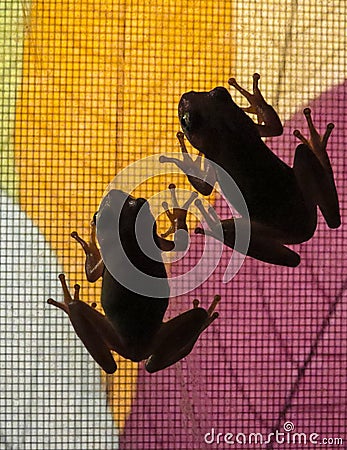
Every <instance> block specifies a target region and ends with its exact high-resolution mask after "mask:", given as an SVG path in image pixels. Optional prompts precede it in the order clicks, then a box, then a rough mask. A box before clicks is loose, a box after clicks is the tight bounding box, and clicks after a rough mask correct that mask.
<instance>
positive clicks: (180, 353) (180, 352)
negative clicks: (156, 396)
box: [145, 295, 220, 373]
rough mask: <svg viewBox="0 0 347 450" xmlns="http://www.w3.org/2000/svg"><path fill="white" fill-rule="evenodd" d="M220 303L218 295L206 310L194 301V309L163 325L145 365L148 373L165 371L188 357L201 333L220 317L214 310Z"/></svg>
mask: <svg viewBox="0 0 347 450" xmlns="http://www.w3.org/2000/svg"><path fill="white" fill-rule="evenodd" d="M219 301H220V296H219V295H216V296H215V297H214V300H213V301H212V303H211V305H210V307H209V308H208V309H207V310H206V309H204V308H201V307H199V301H198V300H194V302H193V306H194V307H193V309H190V310H189V311H186V312H185V313H183V314H181V315H179V316H177V317H175V318H174V319H171V320H169V321H168V322H165V323H163V324H162V326H161V328H160V330H159V332H158V334H157V335H156V337H155V340H156V342H155V344H154V348H153V353H152V355H151V356H150V357H149V358H148V360H147V361H146V364H145V367H146V370H147V372H149V373H153V372H157V371H159V370H162V369H165V368H166V367H169V366H171V365H172V364H175V363H176V362H177V361H179V360H181V359H182V358H184V357H185V356H187V355H188V354H189V353H190V352H191V351H192V349H193V347H194V344H195V342H196V341H197V340H198V338H199V336H200V335H201V333H202V332H203V331H204V330H205V329H206V328H207V327H208V326H209V325H211V323H212V322H213V321H214V320H215V319H216V318H217V317H218V313H217V312H214V310H215V308H216V306H217V304H218V302H219Z"/></svg>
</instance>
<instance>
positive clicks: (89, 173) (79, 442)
mask: <svg viewBox="0 0 347 450" xmlns="http://www.w3.org/2000/svg"><path fill="white" fill-rule="evenodd" d="M346 12H347V11H346V4H345V2H344V1H342V0H333V1H331V2H328V3H326V2H320V1H312V2H303V1H296V2H294V1H284V2H283V1H282V2H279V1H276V0H273V1H265V2H262V3H259V2H255V1H249V2H225V1H223V2H222V1H191V2H188V3H187V2H182V1H180V0H172V1H171V0H169V1H128V2H126V1H119V2H114V1H113V2H112V1H108V0H105V1H103V2H99V1H97V0H81V1H78V0H76V1H72V0H71V1H51V0H48V1H45V2H39V1H35V0H33V1H31V2H30V1H24V0H21V1H19V0H18V1H15V0H3V1H2V2H0V14H1V16H0V17H1V22H0V39H1V42H2V53H1V55H2V57H1V60H0V68H1V80H0V82H1V109H0V114H1V122H0V127H1V153H0V154H1V159H0V161H1V171H0V173H1V185H0V187H1V240H2V246H1V268H0V271H1V273H0V281H1V285H0V296H1V312H0V326H1V337H2V338H1V343H0V347H1V349H0V358H1V365H0V388H1V389H0V391H1V392H2V394H1V398H0V443H1V445H3V447H2V448H16V449H17V448H18V449H45V450H47V449H57V450H58V449H59V450H60V449H65V448H66V449H116V448H121V449H132V450H133V449H136V448H141V449H148V450H151V449H161V450H166V449H170V450H171V449H174V448H177V449H188V448H189V449H196V450H200V449H204V448H229V447H230V445H227V444H225V443H224V444H223V443H220V444H217V443H216V442H214V443H211V444H210V443H208V442H206V439H205V438H204V437H205V436H206V433H211V429H212V428H214V430H215V432H216V433H217V432H218V433H219V432H220V433H222V434H223V435H224V434H225V433H227V432H232V433H234V434H237V433H245V434H247V433H252V432H253V433H257V432H259V433H263V434H264V435H265V434H266V433H269V432H270V431H271V430H273V429H274V428H276V427H278V428H279V429H281V430H283V428H282V426H283V423H285V422H288V421H290V422H292V423H293V424H294V425H295V430H296V431H298V432H305V433H307V434H309V433H314V432H315V433H319V434H320V435H321V437H322V438H323V437H331V438H334V437H338V438H339V437H340V438H342V439H344V445H346V442H347V435H346V421H347V418H346V394H347V384H346V383H347V381H346V380H347V373H346V367H347V364H346V362H347V354H346V337H347V332H346V314H347V307H346V276H345V273H346V267H347V260H346V256H345V253H346V252H345V251H344V238H345V237H346V236H345V234H346V231H345V226H344V222H345V219H346V206H347V205H346V200H345V196H346V190H347V186H346V181H345V180H346V169H345V154H344V152H345V148H346V143H347V137H346V127H347V116H346V67H347V64H346V51H345V49H346ZM254 72H259V73H260V74H261V81H260V83H261V87H262V90H263V93H264V95H265V97H266V99H267V100H268V101H269V103H271V104H272V105H273V106H275V108H276V110H277V111H278V112H279V115H280V117H281V118H282V120H283V121H284V124H285V133H284V135H283V136H282V137H280V138H276V139H271V140H269V146H270V147H271V148H272V149H273V150H274V151H275V152H276V153H277V154H278V155H279V156H280V157H281V158H283V159H284V160H285V161H286V162H287V163H289V164H292V160H293V156H294V150H295V146H296V144H297V142H296V139H295V138H294V137H293V136H292V131H293V129H295V128H299V129H301V130H305V131H306V130H307V128H306V125H305V122H304V120H303V116H302V113H301V111H302V109H303V108H304V107H306V106H310V107H311V108H312V110H313V115H314V120H315V122H316V124H317V126H318V128H319V129H320V130H323V129H324V128H325V125H326V123H327V122H330V121H332V122H334V123H335V129H334V131H333V134H332V137H331V140H330V143H329V154H330V155H331V161H332V165H333V168H334V172H335V177H336V183H337V188H338V192H339V196H340V200H341V213H342V220H343V225H342V227H341V228H340V229H339V230H336V231H331V230H328V229H327V227H326V225H325V224H324V222H323V220H321V218H320V220H319V225H318V230H317V232H316V234H315V237H314V238H313V239H312V240H311V241H310V242H309V243H307V244H303V245H300V246H298V251H299V252H300V254H301V256H302V263H301V265H300V266H299V268H297V269H294V270H293V269H286V268H279V267H273V266H269V265H265V264H262V263H259V262H257V261H254V260H251V259H249V258H247V259H246V261H245V263H244V265H243V266H242V268H241V270H240V272H239V273H238V274H237V275H236V277H235V278H234V279H233V280H232V281H230V283H228V284H227V285H225V284H222V283H221V279H222V276H223V273H224V272H223V271H224V269H225V267H226V264H227V261H228V258H229V257H230V253H231V252H230V251H229V250H226V251H225V253H224V256H223V257H222V260H221V262H220V265H219V267H218V269H217V270H216V272H215V273H214V274H213V275H212V276H211V277H210V278H209V279H208V280H207V281H206V282H205V283H204V284H203V285H201V286H200V287H199V288H197V289H196V290H195V291H194V292H191V293H189V294H186V295H185V296H182V297H179V298H173V299H171V306H170V310H169V311H168V317H169V316H172V315H176V314H178V313H180V312H182V311H184V310H186V309H188V308H190V306H191V301H192V299H193V298H195V297H198V298H200V299H201V302H202V303H203V304H204V305H205V306H207V304H208V303H209V302H210V300H211V298H212V297H213V295H214V294H215V293H220V294H221V295H222V301H221V304H220V306H219V312H220V318H219V319H218V321H216V322H215V323H214V324H213V326H212V327H211V328H210V329H208V330H207V331H206V332H205V333H204V335H203V336H202V337H201V338H200V339H199V342H198V344H197V345H196V348H195V349H194V351H193V353H192V354H191V355H190V356H189V357H188V358H187V359H186V360H184V361H182V362H180V363H178V364H176V365H175V366H173V367H172V368H170V369H168V370H165V371H163V372H160V373H159V374H156V375H149V374H147V373H146V372H145V371H144V369H143V368H142V366H141V365H138V364H133V363H130V362H129V361H126V360H123V359H121V358H119V359H118V360H117V361H118V365H119V370H118V372H117V373H116V374H115V375H114V376H112V377H110V376H108V377H105V376H104V375H103V374H102V373H101V371H99V369H98V367H96V364H95V363H94V362H93V361H92V360H91V358H90V357H89V355H88V354H87V353H86V351H85V350H84V348H83V347H82V344H81V343H80V341H79V340H78V339H77V337H76V336H75V335H74V333H73V331H72V330H71V328H70V325H69V322H68V319H67V317H66V316H63V315H62V314H60V312H59V311H57V310H55V309H54V308H52V307H49V306H48V305H47V304H46V299H47V298H48V297H53V298H56V299H61V292H60V288H59V286H58V279H57V275H58V274H59V273H60V272H61V271H63V272H64V273H66V275H67V278H68V280H69V282H70V285H71V286H73V284H74V283H76V282H78V283H80V284H81V286H82V289H81V295H82V298H83V299H85V300H87V301H88V302H89V303H92V302H93V301H98V298H99V295H100V283H99V282H98V283H96V285H90V284H88V282H87V281H86V279H85V276H84V255H83V253H82V250H81V249H80V248H78V246H77V245H76V243H75V242H74V241H73V240H72V239H71V238H70V237H69V234H70V232H71V231H72V230H74V229H77V230H78V231H79V232H80V234H81V235H82V236H85V237H87V235H88V233H89V229H88V228H89V222H90V219H91V217H92V216H93V214H94V212H95V211H96V209H97V207H98V204H99V202H100V199H101V196H102V194H103V191H104V189H105V188H106V186H107V185H108V183H109V182H110V181H111V180H112V178H113V177H114V175H115V174H117V173H118V172H119V171H120V170H121V169H123V168H126V167H127V166H128V165H129V164H130V163H132V162H134V161H137V160H139V159H141V158H143V157H145V156H148V155H152V154H154V153H158V155H159V154H161V153H165V152H166V151H170V152H171V151H178V143H177V140H176V138H175V134H176V132H177V131H178V129H179V123H178V119H177V104H178V100H179V98H180V96H181V94H182V93H183V92H186V91H189V90H209V89H211V88H213V87H215V86H217V85H224V86H227V80H228V78H229V77H230V76H235V77H236V78H237V80H238V81H239V83H240V84H241V85H243V86H245V87H247V86H248V87H251V75H252V74H253V73H254ZM233 96H234V98H235V99H236V100H237V101H238V102H240V103H241V104H243V105H245V102H244V100H243V99H242V98H240V96H239V95H238V93H235V94H234V93H233ZM140 178H141V177H140V176H139V174H134V183H137V182H139V181H142V180H140ZM172 181H174V182H175V183H176V184H177V185H180V187H185V188H188V185H187V184H186V183H185V181H184V179H183V177H179V176H175V180H172V178H170V177H167V178H165V179H163V178H162V177H160V178H158V177H157V178H154V179H153V180H147V181H146V183H143V184H142V185H141V187H140V189H139V191H140V192H141V195H143V196H144V197H146V198H149V197H151V196H152V195H153V194H154V193H156V192H158V191H161V190H163V189H165V188H166V187H167V185H168V184H169V183H170V182H172ZM212 201H215V207H216V209H217V210H218V211H219V213H220V214H221V216H222V217H223V215H225V214H226V211H225V209H224V207H223V206H222V204H219V203H218V202H219V200H218V198H217V199H216V200H213V199H212V200H211V202H212ZM166 226H167V224H166V223H164V224H163V227H164V228H165V227H166ZM162 231H164V229H163V230H162ZM191 245H192V248H193V249H195V250H193V251H192V252H190V253H189V255H188V258H186V259H184V260H182V261H181V262H180V264H181V265H179V264H176V265H172V267H171V268H170V270H171V271H172V272H173V273H175V270H177V271H178V270H182V268H183V270H187V269H188V268H190V267H192V266H194V264H196V261H197V259H198V257H199V254H200V253H199V252H200V251H201V248H202V247H201V246H202V245H203V244H202V240H201V237H198V236H194V237H192V241H191ZM233 447H234V448H246V447H245V446H244V445H243V446H242V445H241V444H235V445H234V446H233ZM249 447H250V448H252V446H251V445H250V446H249ZM256 447H257V446H256V445H254V448H256ZM273 448H288V449H290V448H298V447H295V446H293V445H290V444H285V445H284V444H282V445H280V444H277V446H276V444H275V445H274V447H273ZM303 448H316V447H315V446H313V445H312V444H307V445H306V446H305V447H303ZM329 448H342V447H341V445H340V446H338V445H337V444H334V445H331V446H330V447H329Z"/></svg>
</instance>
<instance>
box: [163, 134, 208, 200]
mask: <svg viewBox="0 0 347 450" xmlns="http://www.w3.org/2000/svg"><path fill="white" fill-rule="evenodd" d="M177 139H178V142H179V144H180V147H181V152H182V155H183V160H180V159H178V158H172V157H168V156H165V155H161V156H160V158H159V161H160V162H161V163H173V164H175V165H176V166H177V167H178V168H179V169H181V170H182V172H184V173H185V174H186V175H187V177H188V180H189V182H190V183H191V185H192V186H193V187H194V188H195V189H196V190H197V191H198V192H200V194H202V195H210V194H211V192H212V190H213V186H214V185H215V183H216V173H215V170H214V167H213V166H212V165H211V164H210V163H209V162H208V161H206V159H204V168H202V161H203V158H202V156H203V155H202V153H201V152H199V155H198V156H197V157H196V159H195V160H193V158H192V157H191V156H190V155H189V153H188V151H187V147H186V144H185V142H184V134H183V133H182V132H181V131H179V132H178V133H177Z"/></svg>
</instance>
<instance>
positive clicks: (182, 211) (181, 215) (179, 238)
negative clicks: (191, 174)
mask: <svg viewBox="0 0 347 450" xmlns="http://www.w3.org/2000/svg"><path fill="white" fill-rule="evenodd" d="M169 189H170V193H171V203H172V206H173V208H172V211H170V209H169V205H168V203H167V202H163V203H162V206H163V208H164V210H165V213H166V215H167V217H168V219H169V221H170V223H171V225H170V227H169V229H168V230H167V231H166V232H165V233H162V234H161V237H162V240H164V239H165V238H166V237H167V236H170V235H171V234H174V235H175V238H174V242H175V247H174V248H175V250H176V251H185V250H186V248H187V247H188V233H187V231H188V227H187V222H186V220H187V213H188V209H189V207H190V205H191V204H192V203H193V201H194V199H195V198H196V197H197V195H198V194H197V193H196V192H192V193H191V195H190V197H189V198H188V200H187V201H186V202H185V203H184V204H183V205H182V206H180V205H179V203H178V200H177V196H176V186H175V185H174V184H173V183H171V184H170V185H169ZM179 230H183V233H180V232H179ZM161 247H162V245H161ZM162 249H163V250H165V245H164V248H162Z"/></svg>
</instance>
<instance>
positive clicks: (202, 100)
mask: <svg viewBox="0 0 347 450" xmlns="http://www.w3.org/2000/svg"><path fill="white" fill-rule="evenodd" d="M178 117H179V120H180V123H181V127H182V131H183V132H184V134H185V136H186V137H187V139H188V141H189V142H190V143H191V144H192V145H193V147H195V148H196V149H198V150H200V151H201V152H203V153H206V149H208V148H212V147H213V148H214V151H217V148H216V147H218V144H219V143H225V142H226V141H228V140H229V141H230V136H237V135H238V134H239V133H240V132H241V131H242V125H243V122H244V120H245V113H244V112H243V111H242V110H241V108H239V107H238V106H237V105H236V103H235V102H234V101H233V99H232V98H231V95H230V93H229V91H228V90H227V89H225V88H224V87H221V86H219V87H216V88H215V89H212V90H211V91H209V92H195V91H191V92H187V93H185V94H183V95H182V97H181V99H180V102H179V105H178ZM240 130H241V131H240Z"/></svg>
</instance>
